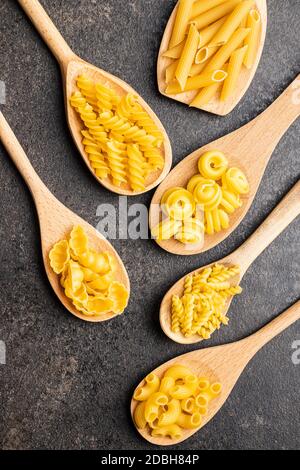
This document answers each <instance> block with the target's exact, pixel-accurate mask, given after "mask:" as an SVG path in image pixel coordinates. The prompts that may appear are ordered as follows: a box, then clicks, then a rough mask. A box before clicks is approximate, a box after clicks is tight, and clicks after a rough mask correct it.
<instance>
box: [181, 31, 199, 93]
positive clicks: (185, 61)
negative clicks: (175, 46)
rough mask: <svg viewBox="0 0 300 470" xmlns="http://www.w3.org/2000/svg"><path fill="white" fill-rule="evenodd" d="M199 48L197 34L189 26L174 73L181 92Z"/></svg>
mask: <svg viewBox="0 0 300 470" xmlns="http://www.w3.org/2000/svg"><path fill="white" fill-rule="evenodd" d="M198 46H199V33H198V30H197V29H196V28H195V26H194V25H193V24H191V25H190V28H189V33H188V37H187V40H186V43H185V45H184V48H183V51H182V54H181V57H180V59H179V62H178V66H177V69H176V72H175V77H176V78H177V81H178V83H179V85H180V88H181V90H184V88H185V85H186V82H187V79H188V76H189V71H190V69H191V67H192V64H193V63H194V60H195V55H196V52H197V49H198Z"/></svg>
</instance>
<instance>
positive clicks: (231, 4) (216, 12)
mask: <svg viewBox="0 0 300 470" xmlns="http://www.w3.org/2000/svg"><path fill="white" fill-rule="evenodd" d="M239 3H241V0H229V1H226V2H222V4H221V5H218V6H216V7H215V8H211V9H210V10H208V11H205V12H203V13H201V14H200V15H198V16H196V17H194V18H193V19H192V21H193V23H194V24H195V26H196V27H197V28H198V29H200V30H201V29H203V28H206V27H207V26H209V25H211V24H212V23H214V22H215V21H217V20H219V19H220V18H223V17H224V16H225V15H228V13H231V12H232V11H233V10H234V8H235V7H236V6H237V5H238V4H239Z"/></svg>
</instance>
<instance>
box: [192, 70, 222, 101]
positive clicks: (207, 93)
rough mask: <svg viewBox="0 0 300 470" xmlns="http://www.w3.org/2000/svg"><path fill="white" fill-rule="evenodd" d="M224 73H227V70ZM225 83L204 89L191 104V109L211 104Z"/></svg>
mask: <svg viewBox="0 0 300 470" xmlns="http://www.w3.org/2000/svg"><path fill="white" fill-rule="evenodd" d="M223 69H224V72H226V69H225V68H223ZM204 70H205V69H204ZM222 83H223V82H217V83H214V84H213V85H210V86H208V87H205V88H202V90H201V91H200V93H199V94H198V95H197V96H196V98H194V99H193V101H192V102H191V104H190V107H191V108H201V107H202V106H203V105H205V104H207V103H209V102H210V101H211V99H212V98H213V97H214V96H215V95H216V94H217V92H218V90H219V89H220V88H221V86H222Z"/></svg>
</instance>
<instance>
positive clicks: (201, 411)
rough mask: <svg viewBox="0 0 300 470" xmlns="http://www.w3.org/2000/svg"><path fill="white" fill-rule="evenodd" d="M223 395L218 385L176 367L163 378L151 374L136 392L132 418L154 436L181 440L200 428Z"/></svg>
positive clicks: (186, 369) (179, 366) (139, 427)
mask: <svg viewBox="0 0 300 470" xmlns="http://www.w3.org/2000/svg"><path fill="white" fill-rule="evenodd" d="M149 384H150V386H149ZM159 384H160V386H159ZM158 387H159V390H158ZM145 391H146V393H145ZM221 393H222V385H221V384H220V383H219V382H210V380H209V379H208V378H206V377H197V375H195V374H194V373H193V371H192V370H191V369H190V368H188V367H186V366H184V365H181V364H175V365H173V366H172V367H170V368H169V369H167V370H166V372H165V373H164V374H163V376H162V377H161V378H159V377H158V376H157V375H156V374H154V373H152V374H150V375H148V376H147V377H146V379H145V385H143V386H142V387H139V388H138V389H137V390H136V391H135V392H134V395H133V398H134V400H137V405H136V408H135V410H134V413H133V419H134V422H135V425H136V427H137V428H138V429H140V430H143V431H145V432H149V433H151V436H152V437H158V438H159V437H164V438H166V437H169V438H170V439H173V440H179V439H181V438H182V436H183V433H184V431H185V430H190V429H196V428H200V427H201V425H202V421H203V417H205V416H206V415H207V413H208V411H209V404H210V402H211V401H212V400H214V399H216V398H217V397H218V396H220V394H221Z"/></svg>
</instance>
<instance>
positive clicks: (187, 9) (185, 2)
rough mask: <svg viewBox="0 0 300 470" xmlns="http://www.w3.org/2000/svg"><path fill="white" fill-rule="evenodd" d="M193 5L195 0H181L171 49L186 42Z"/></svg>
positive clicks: (171, 40)
mask: <svg viewBox="0 0 300 470" xmlns="http://www.w3.org/2000/svg"><path fill="white" fill-rule="evenodd" d="M193 3H194V0H179V3H178V8H177V15H176V19H175V24H174V28H173V32H172V36H171V39H170V43H169V49H172V48H173V47H175V46H177V45H178V44H179V43H181V42H182V41H183V40H184V37H185V33H186V28H187V25H188V21H189V19H190V14H191V9H192V6H193Z"/></svg>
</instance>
